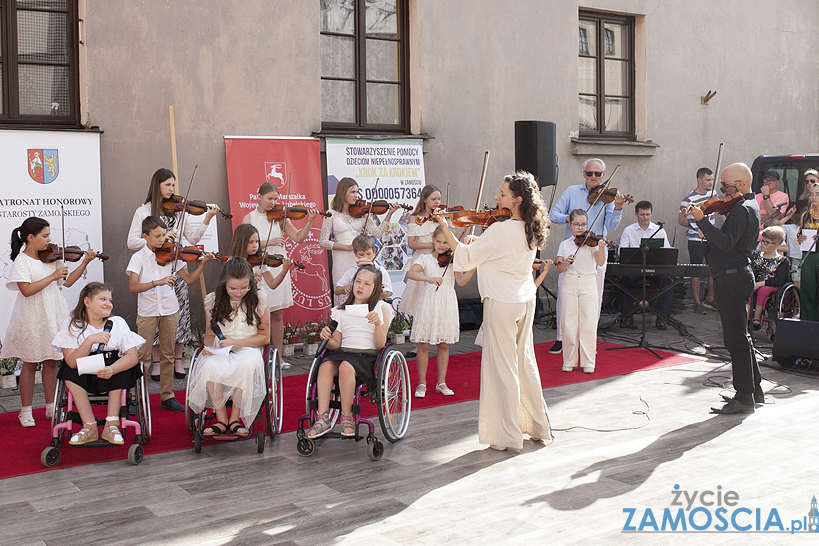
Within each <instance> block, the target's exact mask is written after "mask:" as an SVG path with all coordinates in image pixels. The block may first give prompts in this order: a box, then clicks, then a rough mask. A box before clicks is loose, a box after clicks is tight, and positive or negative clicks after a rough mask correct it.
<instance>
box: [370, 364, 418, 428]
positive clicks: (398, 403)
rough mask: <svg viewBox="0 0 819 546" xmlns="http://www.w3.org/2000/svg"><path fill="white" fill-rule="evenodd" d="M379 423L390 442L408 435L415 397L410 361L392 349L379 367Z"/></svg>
mask: <svg viewBox="0 0 819 546" xmlns="http://www.w3.org/2000/svg"><path fill="white" fill-rule="evenodd" d="M378 382H379V393H378V420H379V421H381V430H382V431H383V432H384V437H385V438H387V440H388V441H389V442H390V443H395V442H397V441H398V440H400V439H401V438H403V437H404V435H405V434H406V433H407V427H408V426H409V419H410V408H411V400H412V394H411V393H410V377H409V368H408V367H407V361H406V359H405V358H404V355H403V354H402V353H401V351H398V350H395V349H393V350H389V351H388V352H387V353H386V354H385V355H384V356H383V357H382V359H381V362H380V365H379V367H378Z"/></svg>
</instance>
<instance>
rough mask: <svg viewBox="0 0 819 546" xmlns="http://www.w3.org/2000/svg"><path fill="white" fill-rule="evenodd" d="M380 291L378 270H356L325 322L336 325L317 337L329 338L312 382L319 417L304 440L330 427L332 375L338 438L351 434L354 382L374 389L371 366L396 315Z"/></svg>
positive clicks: (319, 434)
mask: <svg viewBox="0 0 819 546" xmlns="http://www.w3.org/2000/svg"><path fill="white" fill-rule="evenodd" d="M380 287H381V272H380V271H379V270H378V269H377V268H376V267H374V266H371V265H364V266H361V267H360V268H359V270H358V272H357V273H356V274H355V277H353V288H352V290H351V291H350V293H349V294H345V298H346V299H345V300H344V303H343V304H341V305H339V306H338V307H334V308H333V310H332V311H330V318H331V319H332V320H334V321H336V322H337V323H338V327H337V328H336V331H335V332H331V331H330V328H328V327H326V326H325V327H324V329H322V331H321V333H320V336H321V339H323V340H328V341H327V352H326V353H324V360H322V362H321V365H320V366H319V370H318V377H317V379H316V391H317V393H318V411H319V414H320V416H319V418H318V419H316V422H315V424H314V425H313V426H312V427H311V428H310V430H308V431H307V437H308V438H318V437H320V436H324V435H325V434H327V433H328V432H330V430H331V429H332V426H331V424H330V393H331V392H332V388H333V384H334V382H335V378H336V377H338V386H339V395H340V398H341V427H342V430H341V435H342V436H345V437H351V436H355V425H354V421H353V400H354V398H355V389H356V386H357V385H358V384H359V383H367V384H368V385H369V386H368V389H372V388H375V387H374V385H373V383H374V382H375V373H374V370H373V366H374V365H375V359H376V357H377V356H378V352H379V351H380V350H381V349H383V348H384V345H386V344H387V330H388V329H389V327H390V322H392V318H393V316H394V315H395V311H393V309H392V307H390V305H389V304H387V303H386V302H385V301H384V300H382V299H381V298H380V296H381V291H380V290H379V288H380ZM351 306H352V307H351ZM364 306H366V307H364ZM354 308H358V309H354ZM359 309H360V312H358V311H359Z"/></svg>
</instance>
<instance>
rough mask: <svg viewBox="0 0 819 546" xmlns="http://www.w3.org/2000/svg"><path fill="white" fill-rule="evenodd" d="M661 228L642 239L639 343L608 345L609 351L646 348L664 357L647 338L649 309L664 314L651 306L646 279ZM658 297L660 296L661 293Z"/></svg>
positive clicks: (638, 303) (660, 226)
mask: <svg viewBox="0 0 819 546" xmlns="http://www.w3.org/2000/svg"><path fill="white" fill-rule="evenodd" d="M661 229H663V226H662V224H660V225H658V226H657V230H656V231H655V232H654V233H652V234H651V236H650V237H648V238H644V239H642V240H641V241H640V253H641V254H642V265H643V267H642V270H641V272H642V277H643V297H642V299H641V300H640V301H639V302H636V303H637V306H639V307H640V308H641V309H642V310H643V328H642V332H640V341H639V342H638V343H637V345H625V346H623V347H606V350H607V351H618V350H621V349H645V350H646V351H648V352H650V353H651V354H653V355H654V356H656V357H657V358H659V359H660V360H662V359H663V357H662V356H660V354H659V353H657V352H656V351H655V350H654V349H652V348H651V347H652V345H651V344H649V343H648V341H647V340H646V331H647V330H648V320H647V319H648V311H654V312H655V313H657V314H658V315H659V316H662V315H660V313H659V312H658V311H657V310H656V309H654V308H653V307H652V306H651V304H649V302H648V300H647V299H646V280H647V279H648V273H647V272H646V268H647V266H648V263H647V262H648V260H647V257H648V249H649V248H650V247H651V246H653V245H654V243H653V241H660V239H653V237H654V236H655V235H657V233H659V231H660V230H661ZM660 244H661V245H662V241H660ZM656 297H659V294H658V296H656ZM632 314H633V312H632ZM663 318H666V317H663ZM653 347H657V346H656V345H654V346H653ZM658 348H659V347H658Z"/></svg>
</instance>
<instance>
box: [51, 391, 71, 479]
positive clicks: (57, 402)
mask: <svg viewBox="0 0 819 546" xmlns="http://www.w3.org/2000/svg"><path fill="white" fill-rule="evenodd" d="M67 403H68V396H67V395H66V388H65V381H63V380H62V379H58V380H57V388H56V389H55V390H54V413H53V414H52V415H51V430H50V431H49V432H50V433H51V434H53V433H54V427H55V426H57V425H59V424H60V423H62V422H63V421H65V417H66V415H65V414H66V404H67ZM64 434H65V431H64V430H61V431H60V438H59V439H60V441H62V439H63V435H64ZM58 462H59V461H58ZM55 464H56V463H55Z"/></svg>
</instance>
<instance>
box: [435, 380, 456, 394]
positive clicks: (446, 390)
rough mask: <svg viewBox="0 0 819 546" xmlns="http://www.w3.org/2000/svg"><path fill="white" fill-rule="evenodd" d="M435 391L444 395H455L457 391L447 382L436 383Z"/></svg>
mask: <svg viewBox="0 0 819 546" xmlns="http://www.w3.org/2000/svg"><path fill="white" fill-rule="evenodd" d="M435 391H436V392H439V393H441V394H443V395H444V396H455V391H453V390H452V389H450V388H449V387H447V386H446V383H438V384H437V385H435Z"/></svg>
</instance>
